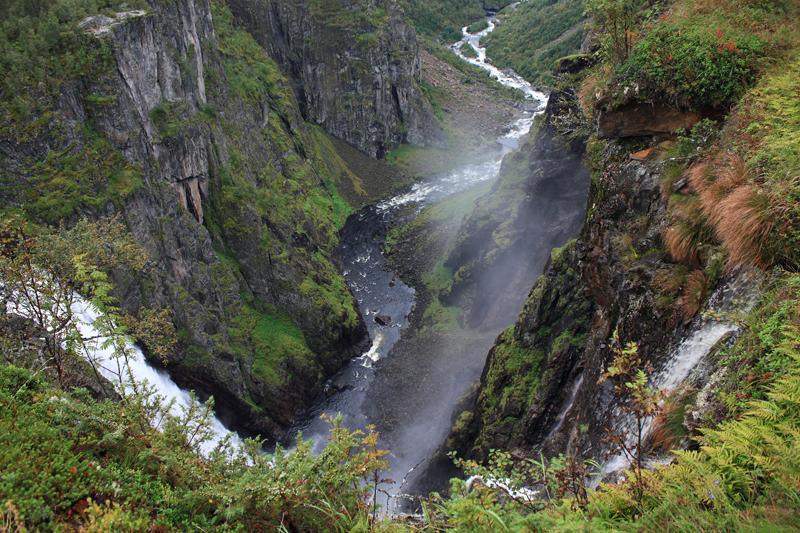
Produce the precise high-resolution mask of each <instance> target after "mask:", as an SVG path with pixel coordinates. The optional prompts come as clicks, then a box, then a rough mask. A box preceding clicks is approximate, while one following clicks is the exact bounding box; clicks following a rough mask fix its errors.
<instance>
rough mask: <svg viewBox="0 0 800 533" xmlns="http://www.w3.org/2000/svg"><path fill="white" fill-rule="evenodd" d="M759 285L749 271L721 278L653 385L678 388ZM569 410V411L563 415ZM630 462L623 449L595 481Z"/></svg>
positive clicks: (646, 429)
mask: <svg viewBox="0 0 800 533" xmlns="http://www.w3.org/2000/svg"><path fill="white" fill-rule="evenodd" d="M757 288H758V282H757V280H754V279H753V276H752V275H750V274H749V273H740V274H738V275H737V276H735V277H734V278H732V279H730V280H725V281H723V282H721V283H720V285H719V287H718V288H717V289H716V290H715V291H714V293H713V294H712V295H711V297H710V298H709V300H708V304H707V307H706V310H705V311H704V312H703V313H701V314H700V315H699V316H697V317H696V318H695V319H694V321H693V322H692V324H691V325H690V327H689V331H688V332H687V333H686V334H685V335H684V336H683V337H682V338H681V339H680V340H679V341H678V342H677V343H676V344H675V346H674V347H673V348H672V350H671V351H670V354H669V357H667V359H666V361H665V362H664V364H663V365H662V366H661V367H660V368H659V369H658V371H657V372H656V373H655V374H654V375H653V377H652V380H651V383H652V386H653V387H654V388H655V389H657V390H662V391H664V392H665V393H667V394H669V393H672V392H674V391H676V390H678V389H679V388H680V387H681V386H682V385H683V384H684V383H685V382H686V380H687V379H688V378H689V377H690V376H691V375H692V373H693V372H695V370H696V369H697V368H698V367H699V366H700V364H701V363H702V362H703V361H704V360H705V359H706V358H707V357H708V356H709V355H710V354H711V353H712V351H713V350H714V349H715V348H717V347H719V346H720V343H722V342H724V341H725V339H727V338H730V336H731V335H735V334H736V333H738V332H739V330H740V329H741V327H742V326H741V324H739V323H737V322H735V321H734V320H732V319H731V316H732V315H733V316H735V315H740V314H743V313H746V312H748V311H749V310H750V309H752V307H753V305H754V304H755V298H756V295H757V292H758V291H757ZM566 414H567V413H566V412H565V413H564V415H563V417H566ZM615 418H616V419H617V420H616V424H617V425H620V426H627V427H629V430H630V433H631V435H633V433H634V423H633V421H632V420H630V419H627V418H625V417H624V416H623V415H622V414H621V413H619V412H616V413H615ZM653 423H654V421H653V419H652V418H648V419H647V420H645V421H644V425H643V428H642V435H643V439H644V440H645V441H646V440H647V439H648V438H649V437H650V435H651V433H652V431H653ZM631 443H632V442H631ZM629 466H630V463H629V461H628V459H627V458H626V457H625V456H624V455H623V454H622V453H619V454H617V455H614V456H612V457H610V458H609V459H608V460H606V461H605V462H604V463H603V464H602V467H601V471H600V476H598V477H597V478H596V479H595V480H594V481H593V485H595V486H596V485H597V483H599V482H600V480H602V479H604V478H605V477H607V476H609V475H610V474H613V473H615V472H619V471H621V470H623V469H625V468H628V467H629Z"/></svg>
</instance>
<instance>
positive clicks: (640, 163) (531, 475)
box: [446, 1, 800, 530]
mask: <svg viewBox="0 0 800 533" xmlns="http://www.w3.org/2000/svg"><path fill="white" fill-rule="evenodd" d="M602 5H604V4H602V3H597V4H595V7H597V6H602ZM600 9H602V8H600ZM662 9H664V11H659V12H656V13H655V14H654V13H652V12H650V13H646V12H642V13H641V14H639V15H637V16H639V17H641V18H640V19H635V20H638V22H636V23H635V25H634V26H629V27H626V28H619V31H620V32H622V33H620V34H618V35H616V37H620V36H621V35H623V34H627V36H628V37H629V38H631V34H630V33H629V32H630V31H631V30H632V28H644V30H643V31H642V32H641V33H640V34H637V35H636V36H635V37H633V38H631V41H630V42H629V43H627V44H624V40H622V39H616V40H615V39H614V37H615V36H614V35H613V31H614V30H613V28H612V27H611V24H610V23H609V26H606V27H605V28H604V29H605V31H606V33H605V34H604V35H602V38H603V39H605V40H606V41H605V45H606V49H605V50H606V54H607V55H605V56H604V57H605V58H606V62H605V64H602V65H600V66H598V67H596V68H594V69H592V70H590V71H588V72H586V73H584V76H585V79H583V81H580V79H581V78H580V77H579V81H580V84H581V90H580V95H581V97H582V100H583V102H584V104H585V105H584V110H585V112H587V113H590V114H595V115H598V114H599V118H600V119H599V133H600V134H602V135H603V136H604V137H605V139H596V138H593V139H591V140H590V142H589V149H588V154H587V161H588V162H589V164H590V167H591V169H592V194H591V198H590V210H589V215H588V217H587V220H586V223H585V226H584V230H583V232H582V234H581V236H580V238H579V239H578V240H577V241H576V242H573V243H570V244H569V245H568V246H567V247H565V248H564V249H560V250H557V251H554V252H553V256H552V258H551V262H550V265H549V266H548V269H547V271H546V273H545V275H544V276H543V277H542V278H541V279H540V280H539V281H538V282H537V283H536V285H535V286H534V288H533V290H532V291H531V293H530V295H529V297H528V301H527V303H526V305H525V309H524V310H523V312H522V314H521V315H520V317H519V320H518V321H517V323H516V324H515V326H514V327H513V328H509V330H507V331H506V332H504V333H503V334H502V335H501V336H500V337H499V338H498V340H497V342H496V344H495V346H494V348H493V349H492V352H491V353H490V358H489V361H488V363H487V367H486V369H485V371H484V375H483V378H482V382H481V389H480V391H479V393H478V396H477V400H476V403H475V404H474V407H475V409H474V410H468V411H465V412H464V413H463V414H462V416H461V417H460V418H459V423H458V424H457V427H456V430H457V432H456V434H455V437H456V438H455V439H454V442H458V438H457V437H458V436H462V437H464V436H466V438H467V440H468V441H469V439H470V437H469V436H470V435H471V438H472V439H474V440H472V441H471V442H472V444H473V447H472V449H471V453H473V454H475V455H476V456H478V457H481V458H486V457H487V456H491V455H494V460H495V462H494V463H493V465H494V466H492V467H491V468H490V469H489V470H488V471H487V470H481V469H480V468H475V467H474V466H473V467H469V464H468V465H467V466H468V469H469V470H472V471H473V472H475V473H482V474H483V475H484V476H486V475H492V476H495V477H500V478H504V479H506V478H507V479H518V478H519V479H523V480H525V479H527V482H528V483H535V482H537V480H539V481H541V479H542V476H545V479H549V483H550V491H551V494H552V493H553V492H558V493H559V494H560V495H561V496H562V497H563V496H568V499H567V500H566V501H564V502H563V503H562V505H561V506H560V507H559V506H558V505H555V506H551V505H544V504H543V506H542V507H543V509H544V512H539V513H530V514H529V513H527V512H526V511H524V510H523V509H524V508H525V506H526V504H524V502H520V501H519V497H517V498H516V499H517V500H518V502H517V503H513V504H511V505H505V506H504V505H501V504H498V503H496V502H494V503H492V504H490V505H488V506H487V505H485V502H484V503H479V500H478V497H477V496H472V495H467V496H466V497H464V496H458V497H456V498H455V501H451V502H449V503H447V504H446V506H448V508H449V509H451V510H453V511H455V512H456V513H458V514H459V515H460V516H461V517H462V518H464V519H465V520H467V521H468V522H469V521H470V520H478V518H477V517H478V516H481V514H482V512H485V513H486V514H487V515H488V516H492V517H493V516H495V514H496V515H497V520H501V521H503V522H504V523H505V524H506V526H508V527H512V524H513V525H514V526H515V527H524V526H523V524H525V525H526V526H527V527H532V528H534V529H535V528H545V529H556V530H557V529H565V530H571V529H573V528H580V527H586V528H590V529H592V530H618V529H623V530H653V529H658V528H670V529H695V528H702V529H708V530H718V529H720V530H721V529H734V530H740V529H743V528H745V529H746V528H756V529H758V528H767V529H776V530H782V529H784V528H785V529H787V530H790V529H792V528H793V527H796V525H797V520H798V516H797V512H796V510H791V511H787V512H773V509H775V508H780V507H784V506H785V507H786V508H787V509H788V508H791V507H793V504H791V503H789V502H792V501H794V500H795V499H796V498H797V497H798V488H797V486H796V484H793V483H792V482H791V481H789V480H790V479H793V478H795V477H796V476H797V473H798V467H799V466H800V463H799V462H798V461H797V458H796V453H794V452H790V453H789V454H788V455H789V456H788V458H787V460H786V461H783V459H782V457H783V453H784V452H782V451H781V450H782V449H792V450H795V449H797V439H798V435H800V433H798V421H800V419H798V417H797V412H798V407H799V406H800V403H798V400H799V399H800V398H798V396H797V394H796V390H795V387H796V385H797V376H798V375H797V369H798V366H797V365H798V357H797V356H798V342H797V331H798V326H800V324H798V314H797V311H798V292H797V279H796V276H794V275H792V274H790V273H786V271H785V269H788V270H789V271H793V270H794V269H795V268H796V263H795V261H796V253H797V245H796V240H795V239H796V234H795V233H796V228H797V227H798V216H797V211H796V209H794V208H792V207H790V206H789V203H790V202H792V201H793V200H792V198H794V194H795V192H796V191H795V188H796V178H794V177H795V176H797V175H798V172H800V167H799V166H798V162H800V159H798V158H797V157H796V155H795V154H796V152H797V149H796V147H797V144H796V142H795V141H793V140H791V139H796V135H797V131H798V127H800V124H798V122H797V117H798V116H800V115H798V113H797V111H798V110H797V106H796V102H795V101H794V100H792V99H791V98H790V95H791V94H793V93H794V92H795V91H796V90H797V82H790V81H789V80H790V79H795V78H794V77H793V74H792V73H793V72H794V71H795V70H796V68H797V54H798V50H799V49H800V47H799V46H798V45H799V44H800V43H798V42H797V38H796V36H797V32H796V26H795V24H796V15H797V6H796V5H795V4H794V3H790V2H770V3H767V4H763V3H755V2H746V1H743V2H737V1H733V2H715V3H711V4H707V3H706V4H702V5H700V4H695V3H692V2H682V1H678V2H675V3H673V4H671V5H668V6H662ZM598 14H602V13H598ZM606 15H608V13H606ZM598 20H602V18H599V19H598ZM645 20H647V21H649V23H647V24H645V22H643V21H645ZM615 43H617V44H619V43H623V45H622V46H623V47H624V49H621V50H614V44H615ZM573 82H574V78H572V81H569V80H562V83H573ZM598 94H599V95H600V97H599V98H598V99H597V100H595V95H598ZM648 106H649V107H648ZM704 116H705V117H712V118H706V119H704V120H702V121H701V118H703V117H704ZM723 117H724V118H723ZM682 127H687V128H689V129H685V130H684V129H681V128H682ZM784 140H786V141H787V142H786V143H785V142H784ZM790 145H791V146H790ZM778 147H780V148H778ZM756 269H761V270H766V271H768V272H770V278H769V279H771V281H770V282H769V283H768V284H767V285H766V286H765V287H764V288H762V289H761V298H760V301H759V303H758V304H757V305H756V306H755V308H754V309H753V310H751V311H745V312H744V313H745V314H744V315H743V316H738V317H729V318H728V319H729V320H735V321H736V323H738V324H742V325H744V330H743V332H742V334H741V336H739V337H738V338H737V339H736V340H735V342H733V341H730V340H726V339H723V341H722V342H720V344H719V345H718V346H709V347H708V349H709V356H708V358H707V359H706V360H705V362H704V365H705V366H703V367H702V368H701V369H700V370H701V371H698V372H695V373H694V374H693V378H692V380H690V381H689V382H688V383H687V385H689V387H686V388H682V389H679V390H677V391H673V392H674V394H672V395H671V396H670V397H669V398H668V399H667V403H666V406H665V410H664V412H663V414H662V415H661V416H660V417H659V418H658V419H657V420H656V423H655V424H656V426H655V430H654V433H653V439H652V441H651V442H648V443H647V445H648V446H652V447H653V448H655V449H657V450H662V451H663V450H665V449H669V448H670V447H673V446H679V445H681V443H683V444H682V445H683V446H686V445H689V446H690V447H692V449H696V450H697V451H692V452H682V453H679V454H678V457H677V463H676V464H674V465H671V466H665V467H663V468H660V469H658V470H657V471H655V472H650V473H645V474H644V478H643V480H642V481H641V482H637V481H636V476H635V475H630V474H629V475H628V476H627V477H628V480H627V481H625V482H622V483H620V484H619V485H617V486H610V487H609V486H603V487H601V488H602V490H601V491H599V492H597V493H594V494H590V495H589V496H588V499H585V498H584V496H583V495H581V494H580V492H576V488H575V487H580V486H581V485H582V482H583V479H584V478H583V475H584V474H585V471H584V470H583V466H580V465H581V461H582V458H583V457H586V456H590V457H591V456H594V457H598V454H599V452H600V451H601V450H603V449H604V448H605V447H607V440H606V436H607V430H608V427H609V426H610V424H611V422H610V421H611V420H613V419H611V418H609V417H610V416H611V410H610V404H609V402H612V401H613V396H614V393H613V391H612V390H611V388H610V386H609V385H608V384H607V383H606V384H605V385H603V384H601V382H600V381H602V380H600V381H598V377H599V376H600V374H601V373H602V372H604V371H605V370H606V368H607V367H608V365H609V364H610V363H611V361H612V359H613V354H614V347H615V343H616V341H615V337H618V339H619V341H620V342H621V344H622V345H623V346H624V345H625V344H626V343H627V342H636V343H638V352H639V355H640V356H641V357H642V358H643V360H644V361H645V362H649V363H650V364H652V365H654V366H656V367H658V365H659V364H660V363H661V362H663V357H664V354H666V353H667V351H668V349H669V347H670V346H671V345H672V343H673V342H674V340H675V338H681V334H682V332H683V331H684V328H685V326H686V324H688V323H689V321H690V320H691V319H692V318H693V317H695V316H696V315H697V314H698V312H699V311H701V310H703V308H704V306H705V305H706V302H707V299H708V297H709V295H710V294H711V293H712V292H713V289H714V288H715V287H717V286H718V284H720V283H730V282H731V280H732V279H734V278H737V279H739V280H741V279H747V277H742V276H743V275H744V273H746V272H748V271H750V272H753V271H755V272H754V273H753V274H751V276H752V279H763V278H764V277H765V276H764V275H763V274H761V275H758V273H757V270H756ZM751 287H753V285H751ZM754 287H755V288H756V289H757V288H758V285H754ZM751 290H753V289H751ZM745 309H746V307H745ZM645 368H646V365H645ZM567 407H569V408H570V409H569V410H568V411H565V408H567ZM563 415H566V418H561V417H562V416H563ZM756 428H758V429H756ZM467 448H469V446H467ZM492 449H494V450H508V451H510V452H512V454H513V455H509V454H508V453H505V452H499V451H497V452H493V453H492V452H490V450H492ZM648 449H650V448H648ZM540 450H541V451H544V452H545V453H546V454H554V455H555V454H559V453H562V454H566V455H567V456H568V459H564V458H563V457H562V458H561V459H558V458H556V460H554V461H553V462H551V463H550V465H551V467H553V468H554V470H553V471H550V472H547V471H546V469H545V470H543V469H542V466H541V465H539V464H538V463H536V462H535V460H536V459H538V457H539V455H538V454H539V451H540ZM569 458H571V459H569ZM599 458H600V459H602V458H603V457H602V456H599ZM515 459H516V461H515ZM530 460H534V464H533V465H531V464H530V463H529V462H528V463H526V461H530ZM513 463H516V464H517V466H518V469H516V470H514V472H511V471H510V470H509V468H508V466H509V464H513ZM575 465H578V466H575ZM575 482H577V483H578V484H577V485H570V484H571V483H575ZM500 492H502V491H500ZM456 494H459V492H458V490H456ZM461 494H463V493H461ZM512 499H515V498H514V496H513V495H512ZM570 506H571V507H572V508H573V509H578V510H577V511H567V508H568V507H570ZM481 508H482V509H483V511H482V510H481ZM467 509H471V510H472V512H474V514H470V511H467ZM483 516H486V515H483ZM487 520H488V518H487ZM469 523H475V522H469ZM512 529H513V527H512Z"/></svg>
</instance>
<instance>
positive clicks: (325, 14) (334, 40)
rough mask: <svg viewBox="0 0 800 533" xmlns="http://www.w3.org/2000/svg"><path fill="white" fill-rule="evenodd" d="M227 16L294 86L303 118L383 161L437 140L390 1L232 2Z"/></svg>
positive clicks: (412, 49) (406, 32) (415, 59)
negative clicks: (401, 149)
mask: <svg viewBox="0 0 800 533" xmlns="http://www.w3.org/2000/svg"><path fill="white" fill-rule="evenodd" d="M231 9H232V11H233V13H234V15H235V16H236V17H237V18H238V19H239V20H241V21H243V23H244V24H245V26H246V27H247V28H248V29H249V30H250V32H251V33H252V34H253V35H254V36H255V37H256V39H257V40H258V41H259V43H261V45H262V46H264V48H265V49H267V50H268V51H269V53H270V55H271V56H272V57H274V58H275V60H276V61H278V63H279V64H280V65H281V67H282V68H283V69H284V71H285V72H287V73H288V74H289V76H290V77H291V79H292V80H293V85H294V88H295V93H296V95H297V100H298V103H299V105H300V109H301V112H302V113H303V116H304V117H305V118H307V119H308V120H311V121H313V122H316V123H317V124H321V125H322V126H323V127H324V128H325V130H326V131H328V132H329V133H330V134H332V135H334V136H335V137H338V138H339V139H342V140H344V141H347V142H348V143H350V144H352V145H353V146H356V147H358V148H359V149H361V150H362V151H364V152H366V153H368V154H370V155H372V156H373V157H379V158H380V157H383V156H384V155H385V154H386V152H388V151H389V150H391V149H392V148H394V147H396V146H397V145H399V144H400V143H410V144H416V145H425V144H428V143H430V142H431V141H432V140H435V139H436V138H437V136H438V135H439V132H438V127H437V125H436V123H435V121H434V120H433V119H432V117H433V115H432V114H431V111H430V107H429V105H428V103H427V102H426V101H425V100H424V99H423V98H422V95H421V92H420V90H419V88H418V87H417V83H418V82H419V80H420V69H421V64H420V60H419V50H418V47H417V40H416V34H415V32H414V29H413V28H412V27H411V26H409V25H408V24H407V23H406V21H405V18H404V16H403V13H402V12H401V11H400V10H399V8H398V6H397V5H396V4H395V2H394V1H393V0H368V1H365V0H324V1H315V0H303V1H299V2H286V1H282V0H277V1H276V0H232V1H231Z"/></svg>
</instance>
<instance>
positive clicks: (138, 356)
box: [72, 296, 241, 453]
mask: <svg viewBox="0 0 800 533" xmlns="http://www.w3.org/2000/svg"><path fill="white" fill-rule="evenodd" d="M72 312H73V313H74V315H75V316H76V317H77V319H78V320H77V327H78V329H79V330H80V332H81V335H82V336H83V337H84V338H86V339H91V340H89V341H87V342H85V343H84V344H85V346H86V349H85V350H82V351H81V353H83V354H84V356H85V357H86V358H87V359H90V362H91V363H92V364H94V365H95V367H96V368H97V369H98V370H99V372H100V373H101V374H102V376H103V377H104V378H106V379H108V380H109V381H111V382H112V383H114V384H120V380H122V386H124V387H125V388H128V389H130V388H132V387H133V383H132V382H131V380H133V382H135V383H136V384H147V385H149V386H151V387H153V388H155V392H156V394H158V395H159V396H161V397H162V398H163V399H164V401H165V402H171V404H172V407H171V412H172V414H174V415H175V416H180V415H181V414H182V413H184V412H185V411H186V410H187V409H189V408H191V407H192V405H193V402H195V403H196V402H197V400H196V399H194V398H192V396H191V395H190V394H189V392H188V391H186V390H183V389H181V388H180V387H179V386H178V385H177V384H176V383H175V382H174V381H173V380H172V378H170V377H169V374H167V372H165V371H164V370H161V369H158V368H155V367H154V366H153V365H151V364H150V363H148V362H147V359H145V357H144V354H143V353H142V350H141V349H140V348H139V347H138V346H136V345H135V344H133V343H132V342H130V341H127V342H128V346H127V351H128V353H129V355H128V357H127V369H123V368H121V365H122V362H121V361H119V360H118V359H117V358H116V357H115V354H114V350H113V348H112V347H111V346H108V344H109V343H108V340H109V339H108V338H107V337H102V336H101V335H100V332H98V331H97V329H95V327H94V325H93V324H94V322H95V320H97V318H98V317H99V316H100V313H99V312H98V311H97V309H95V308H94V306H92V304H91V303H89V302H87V301H86V300H84V299H83V298H81V297H80V296H77V297H76V299H75V302H74V303H73V304H72ZM128 370H129V372H128ZM210 422H211V430H212V432H213V436H212V438H211V439H210V440H209V441H208V442H206V443H204V445H203V447H202V448H203V451H204V452H206V453H208V452H210V451H211V450H212V449H214V447H215V446H216V445H217V444H219V442H221V441H222V440H223V439H224V438H225V437H228V436H229V437H230V438H231V444H233V445H234V447H239V446H240V445H241V439H240V438H239V436H238V435H237V434H236V433H235V432H232V431H229V430H228V429H227V428H226V427H225V426H224V425H223V424H222V422H221V421H220V420H219V418H217V417H216V416H213V417H212V418H211V420H210Z"/></svg>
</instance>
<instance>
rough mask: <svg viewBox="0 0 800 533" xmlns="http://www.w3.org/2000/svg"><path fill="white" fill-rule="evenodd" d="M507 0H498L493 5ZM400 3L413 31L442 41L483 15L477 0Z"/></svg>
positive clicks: (450, 39) (449, 40)
mask: <svg viewBox="0 0 800 533" xmlns="http://www.w3.org/2000/svg"><path fill="white" fill-rule="evenodd" d="M510 3H511V1H510V0H499V1H497V2H493V5H494V6H496V7H503V6H505V5H507V4H510ZM400 4H401V6H402V7H403V11H405V13H406V15H407V16H408V18H409V20H410V21H411V23H412V24H413V25H414V27H415V28H416V30H417V32H419V33H420V34H422V35H424V36H426V37H429V38H433V39H435V40H437V41H439V42H441V43H444V44H450V43H453V42H455V41H457V40H459V39H460V38H461V28H463V27H464V26H467V25H468V24H470V23H473V24H477V23H476V22H475V21H478V20H479V19H482V20H483V19H484V17H485V12H484V9H483V6H484V4H483V2H481V1H480V0H402V1H401V3H400Z"/></svg>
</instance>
